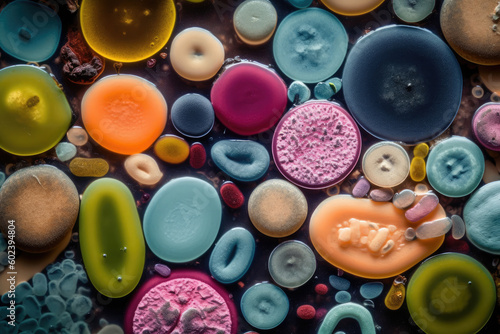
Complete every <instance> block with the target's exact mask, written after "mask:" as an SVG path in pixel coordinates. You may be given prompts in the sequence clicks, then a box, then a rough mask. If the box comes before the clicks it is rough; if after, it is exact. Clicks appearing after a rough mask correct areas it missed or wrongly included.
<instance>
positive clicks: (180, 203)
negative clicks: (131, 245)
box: [143, 177, 222, 263]
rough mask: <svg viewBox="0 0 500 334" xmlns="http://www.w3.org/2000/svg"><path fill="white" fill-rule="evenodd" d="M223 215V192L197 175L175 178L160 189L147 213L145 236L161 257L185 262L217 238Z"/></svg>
mask: <svg viewBox="0 0 500 334" xmlns="http://www.w3.org/2000/svg"><path fill="white" fill-rule="evenodd" d="M221 218H222V205H221V202H220V199H219V195H218V194H217V191H216V190H215V188H214V187H212V186H211V185H210V184H209V183H208V182H205V181H202V180H200V179H197V178H194V177H181V178H177V179H173V180H171V181H169V182H168V183H167V184H165V185H164V186H163V187H161V188H160V190H158V192H157V193H156V194H155V195H154V196H153V198H152V199H151V202H150V203H149V205H148V207H147V209H146V212H145V214H144V222H143V229H144V237H145V238H146V243H147V244H148V246H149V248H150V249H151V251H152V252H153V253H155V255H156V256H158V257H159V258H161V259H163V260H165V261H169V262H174V263H184V262H189V261H192V260H194V259H196V258H198V257H199V256H201V255H203V254H204V253H205V252H206V251H207V250H208V249H209V248H210V246H212V244H213V243H214V241H215V238H216V237H217V233H218V232H219V227H220V224H221Z"/></svg>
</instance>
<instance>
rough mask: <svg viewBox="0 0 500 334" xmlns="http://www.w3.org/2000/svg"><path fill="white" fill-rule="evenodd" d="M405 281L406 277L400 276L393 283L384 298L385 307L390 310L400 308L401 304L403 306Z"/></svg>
mask: <svg viewBox="0 0 500 334" xmlns="http://www.w3.org/2000/svg"><path fill="white" fill-rule="evenodd" d="M405 282H406V278H404V277H403V276H398V277H396V278H395V279H394V282H393V283H392V284H391V288H390V289H389V292H387V295H386V296H385V299H384V304H385V307H387V308H388V309H389V310H392V311H395V310H399V309H400V308H401V306H403V303H404V301H405V295H406V289H405Z"/></svg>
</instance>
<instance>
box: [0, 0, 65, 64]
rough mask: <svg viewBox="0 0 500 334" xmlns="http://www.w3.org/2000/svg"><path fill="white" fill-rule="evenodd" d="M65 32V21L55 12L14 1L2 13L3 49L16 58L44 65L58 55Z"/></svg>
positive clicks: (30, 3) (36, 4)
mask: <svg viewBox="0 0 500 334" xmlns="http://www.w3.org/2000/svg"><path fill="white" fill-rule="evenodd" d="M61 29H62V24H61V19H60V18H59V16H58V15H57V13H56V12H54V11H53V10H52V9H51V8H49V7H47V6H44V5H42V4H39V3H37V2H34V1H25V0H18V1H14V2H11V3H9V4H8V5H7V6H5V8H4V9H3V10H2V11H1V12H0V32H1V33H0V48H2V49H3V50H4V51H5V52H6V53H8V54H9V55H11V56H12V57H15V58H18V59H21V60H24V61H33V62H41V61H44V60H46V59H48V58H50V57H52V55H53V54H54V52H55V51H56V49H57V47H58V45H59V40H60V39H61Z"/></svg>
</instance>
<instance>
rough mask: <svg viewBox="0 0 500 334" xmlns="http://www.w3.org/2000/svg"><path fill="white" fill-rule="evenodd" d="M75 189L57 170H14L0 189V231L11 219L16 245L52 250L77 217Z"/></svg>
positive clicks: (47, 166)
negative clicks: (13, 223) (13, 220)
mask: <svg viewBox="0 0 500 334" xmlns="http://www.w3.org/2000/svg"><path fill="white" fill-rule="evenodd" d="M79 203H80V201H79V195H78V191H77V189H76V187H75V185H74V184H73V182H72V181H71V179H70V178H69V177H68V176H66V174H64V173H63V172H62V171H60V170H59V169H57V168H55V167H53V166H49V165H37V166H32V167H27V168H23V169H20V170H18V171H17V172H15V173H14V174H12V175H11V176H10V177H9V178H8V179H7V181H6V182H5V183H4V185H3V186H2V188H0V230H1V231H2V232H3V233H4V235H6V233H7V231H8V224H9V223H8V222H9V220H12V219H15V227H16V238H15V239H16V240H15V242H16V247H17V248H18V249H20V250H24V251H27V252H34V253H39V252H46V251H49V250H52V249H55V248H56V247H57V246H58V245H59V244H60V243H61V242H62V241H63V240H64V239H65V237H66V236H67V234H68V233H69V231H71V229H72V228H73V226H74V224H75V222H76V218H77V216H78V208H79Z"/></svg>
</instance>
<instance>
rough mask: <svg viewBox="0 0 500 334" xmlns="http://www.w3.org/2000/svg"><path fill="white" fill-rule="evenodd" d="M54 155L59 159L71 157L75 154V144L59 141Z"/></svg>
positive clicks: (66, 159)
mask: <svg viewBox="0 0 500 334" xmlns="http://www.w3.org/2000/svg"><path fill="white" fill-rule="evenodd" d="M56 155H57V158H58V159H59V160H61V161H68V160H70V159H73V158H74V157H75V155H76V146H75V145H73V144H71V143H59V144H57V146H56Z"/></svg>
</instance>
